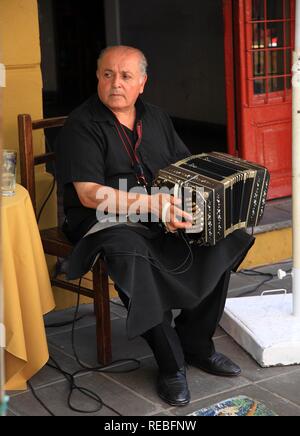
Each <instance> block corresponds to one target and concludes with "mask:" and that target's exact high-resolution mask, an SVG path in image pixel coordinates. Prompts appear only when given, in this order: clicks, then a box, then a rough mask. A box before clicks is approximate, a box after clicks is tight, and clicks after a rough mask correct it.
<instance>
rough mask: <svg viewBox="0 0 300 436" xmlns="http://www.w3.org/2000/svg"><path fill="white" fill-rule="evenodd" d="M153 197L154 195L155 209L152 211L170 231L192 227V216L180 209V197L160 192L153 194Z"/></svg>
mask: <svg viewBox="0 0 300 436" xmlns="http://www.w3.org/2000/svg"><path fill="white" fill-rule="evenodd" d="M153 197H155V201H154V203H155V206H156V208H155V209H156V210H153V212H154V213H156V215H157V216H159V218H160V219H161V220H162V221H163V222H164V224H165V226H166V228H167V229H168V230H169V231H170V232H176V230H179V229H190V228H191V227H192V219H193V217H192V215H190V214H189V213H187V212H185V211H184V210H182V209H181V204H182V201H181V199H180V198H178V197H174V196H173V195H169V194H162V193H158V194H155V195H154V196H153ZM157 209H158V210H157Z"/></svg>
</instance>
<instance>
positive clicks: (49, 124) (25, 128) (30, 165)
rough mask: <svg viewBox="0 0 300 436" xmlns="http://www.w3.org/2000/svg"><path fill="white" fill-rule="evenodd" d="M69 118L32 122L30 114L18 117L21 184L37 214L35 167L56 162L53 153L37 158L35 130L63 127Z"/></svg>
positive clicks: (46, 153)
mask: <svg viewBox="0 0 300 436" xmlns="http://www.w3.org/2000/svg"><path fill="white" fill-rule="evenodd" d="M66 120H67V117H57V118H45V119H41V120H32V118H31V116H30V115H29V114H20V115H18V129H19V151H20V168H21V184H22V185H23V186H24V187H25V188H26V189H27V190H28V192H29V195H30V198H31V201H32V205H33V207H34V210H35V212H36V190H35V168H34V167H35V166H36V165H41V164H47V163H49V162H54V161H55V155H54V152H53V151H50V152H47V151H45V153H43V154H40V155H37V156H35V155H34V144H33V133H32V132H33V130H38V129H43V130H44V129H53V128H57V127H62V126H63V125H64V124H65V122H66Z"/></svg>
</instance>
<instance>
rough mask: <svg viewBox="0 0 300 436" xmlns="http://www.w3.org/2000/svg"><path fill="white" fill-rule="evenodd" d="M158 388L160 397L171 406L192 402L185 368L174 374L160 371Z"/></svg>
mask: <svg viewBox="0 0 300 436" xmlns="http://www.w3.org/2000/svg"><path fill="white" fill-rule="evenodd" d="M157 389H158V395H159V396H160V398H161V399H162V400H164V401H165V402H166V403H168V404H171V406H185V405H186V404H188V403H189V402H190V399H191V397H190V392H189V388H188V384H187V381H186V375H185V368H181V369H179V370H178V371H177V372H175V373H172V374H165V373H159V376H158V385H157Z"/></svg>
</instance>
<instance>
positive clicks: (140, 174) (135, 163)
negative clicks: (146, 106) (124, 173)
mask: <svg viewBox="0 0 300 436" xmlns="http://www.w3.org/2000/svg"><path fill="white" fill-rule="evenodd" d="M115 127H116V129H117V132H118V135H119V137H120V139H121V141H122V144H123V146H124V148H125V150H126V152H127V154H128V156H129V158H130V160H131V164H132V167H133V168H134V171H135V174H136V177H137V181H138V183H141V182H142V184H143V185H145V186H146V185H147V181H146V178H145V175H144V171H143V168H142V165H141V163H140V160H139V158H138V155H137V150H138V148H139V146H140V144H141V141H142V136H143V127H142V121H140V120H139V121H138V122H137V125H136V130H137V135H138V139H137V141H136V144H135V146H134V147H133V144H132V142H131V140H130V138H129V137H128V135H127V133H126V131H125V129H124V127H123V126H122V124H121V123H120V122H115ZM120 128H121V129H122V132H123V135H122V133H121V131H120ZM124 138H126V140H127V143H128V144H126V141H125V139H124ZM128 145H129V148H128Z"/></svg>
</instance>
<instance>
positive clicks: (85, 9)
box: [38, 0, 106, 117]
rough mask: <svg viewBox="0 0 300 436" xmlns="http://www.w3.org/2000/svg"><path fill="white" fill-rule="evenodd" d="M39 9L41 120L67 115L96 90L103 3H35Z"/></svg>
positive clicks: (102, 41) (54, 0)
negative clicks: (42, 117) (41, 82)
mask: <svg viewBox="0 0 300 436" xmlns="http://www.w3.org/2000/svg"><path fill="white" fill-rule="evenodd" d="M87 3H88V6H87ZM38 9H39V24H40V40H41V57H42V65H41V68H42V76H43V108H44V117H52V116H61V115H68V114H69V113H70V111H71V110H72V109H74V108H75V107H76V106H78V105H79V104H81V103H82V102H83V101H84V100H85V99H86V98H88V97H89V96H90V95H91V94H93V93H94V92H95V89H96V83H97V82H96V60H97V58H98V55H99V53H100V51H101V50H102V49H103V48H104V47H105V46H106V40H105V20H104V0H97V1H94V2H92V1H88V2H82V1H74V0H63V1H61V0H38Z"/></svg>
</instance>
